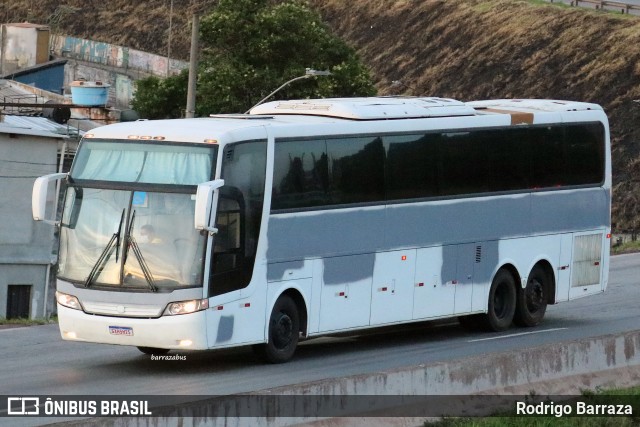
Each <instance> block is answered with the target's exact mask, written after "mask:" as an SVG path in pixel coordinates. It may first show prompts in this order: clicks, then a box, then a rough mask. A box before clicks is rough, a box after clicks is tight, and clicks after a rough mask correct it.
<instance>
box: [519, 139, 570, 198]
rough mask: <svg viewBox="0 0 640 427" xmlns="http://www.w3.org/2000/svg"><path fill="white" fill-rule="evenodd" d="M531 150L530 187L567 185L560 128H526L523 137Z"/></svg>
mask: <svg viewBox="0 0 640 427" xmlns="http://www.w3.org/2000/svg"><path fill="white" fill-rule="evenodd" d="M523 139H524V140H525V142H526V143H527V144H528V145H529V149H530V150H531V169H530V177H531V187H532V188H544V187H559V186H562V185H569V183H568V182H567V180H566V163H565V153H564V145H565V144H564V135H563V130H562V128H558V127H555V128H554V127H539V128H530V129H527V130H526V135H525V137H524V138H523Z"/></svg>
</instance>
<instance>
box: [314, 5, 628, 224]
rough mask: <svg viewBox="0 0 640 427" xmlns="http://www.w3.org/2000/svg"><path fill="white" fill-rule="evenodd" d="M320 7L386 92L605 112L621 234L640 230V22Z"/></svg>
mask: <svg viewBox="0 0 640 427" xmlns="http://www.w3.org/2000/svg"><path fill="white" fill-rule="evenodd" d="M313 3H314V5H315V6H316V7H317V8H318V9H319V10H320V11H321V12H322V14H323V16H324V17H325V19H326V21H327V22H329V23H330V25H331V26H332V28H333V29H334V31H335V32H336V33H337V34H339V35H341V36H342V37H344V38H345V39H347V40H348V41H349V42H350V43H352V44H353V45H354V46H356V47H357V48H358V51H359V53H360V55H361V56H362V58H363V59H364V62H365V63H367V64H369V65H370V67H371V68H372V70H373V71H374V75H375V77H376V79H377V86H378V88H379V91H380V93H382V94H398V93H404V94H411V95H436V96H444V97H452V98H457V99H461V100H475V99H487V98H528V97H531V98H555V99H569V100H578V101H589V102H596V103H599V104H601V105H602V106H603V107H604V108H605V110H606V111H607V114H608V115H609V119H610V124H611V132H612V143H613V163H614V171H613V175H614V185H615V188H614V192H613V196H614V207H613V221H614V226H615V228H617V229H619V230H625V229H638V228H639V227H640V217H639V213H640V186H639V185H638V181H639V180H640V130H639V129H638V125H639V124H640V104H638V103H636V102H634V100H636V99H640V18H637V17H628V16H627V17H624V16H621V15H616V14H612V13H597V12H595V11H591V10H585V9H579V8H569V7H563V6H558V5H551V4H548V3H545V2H538V1H536V2H533V1H506V0H493V1H480V0H464V1H462V0H447V1H440V0H433V1H410V0H367V1H350V2H347V1H342V0H313ZM398 80H399V81H401V82H402V83H403V85H395V86H394V85H393V84H392V82H393V81H398Z"/></svg>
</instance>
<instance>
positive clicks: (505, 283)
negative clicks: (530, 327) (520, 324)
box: [484, 269, 516, 332]
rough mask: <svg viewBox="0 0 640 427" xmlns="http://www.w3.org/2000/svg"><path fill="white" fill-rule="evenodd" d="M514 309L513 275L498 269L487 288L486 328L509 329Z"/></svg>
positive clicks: (495, 329)
mask: <svg viewBox="0 0 640 427" xmlns="http://www.w3.org/2000/svg"><path fill="white" fill-rule="evenodd" d="M515 311H516V284H515V280H514V279H513V275H512V274H511V273H509V272H508V271H507V270H505V269H501V270H498V272H497V273H496V276H495V277H494V278H493V281H492V282H491V289H490V290H489V307H488V310H487V314H485V315H484V323H485V325H486V327H487V329H489V330H491V331H494V332H499V331H505V330H507V329H509V327H510V326H511V322H512V321H513V316H514V314H515Z"/></svg>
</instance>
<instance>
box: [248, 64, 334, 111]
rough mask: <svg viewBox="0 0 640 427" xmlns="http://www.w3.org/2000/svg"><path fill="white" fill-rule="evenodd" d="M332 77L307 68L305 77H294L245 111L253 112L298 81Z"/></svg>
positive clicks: (328, 73)
mask: <svg viewBox="0 0 640 427" xmlns="http://www.w3.org/2000/svg"><path fill="white" fill-rule="evenodd" d="M330 75H331V71H319V70H313V69H311V68H307V69H306V70H305V72H304V75H303V76H299V77H294V78H293V79H291V80H288V81H286V82H284V83H283V84H282V85H281V86H280V87H279V88H277V89H276V90H274V91H273V92H271V93H270V94H269V95H267V96H265V97H264V98H262V99H261V100H260V101H258V103H257V104H255V105H254V106H253V107H251V108H249V109H248V110H247V111H245V114H249V111H251V110H253V109H254V108H256V107H257V106H258V105H260V104H262V103H263V102H265V101H266V100H267V99H269V98H271V97H272V96H273V95H275V94H276V93H278V92H279V91H280V90H281V89H282V88H284V87H286V86H289V85H290V84H291V83H293V82H295V81H298V80H302V79H308V78H309V77H315V76H330Z"/></svg>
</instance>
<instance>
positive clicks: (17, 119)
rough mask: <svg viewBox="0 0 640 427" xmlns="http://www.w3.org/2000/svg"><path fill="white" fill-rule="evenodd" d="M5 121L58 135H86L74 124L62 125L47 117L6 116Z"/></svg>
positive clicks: (8, 123) (9, 123)
mask: <svg viewBox="0 0 640 427" xmlns="http://www.w3.org/2000/svg"><path fill="white" fill-rule="evenodd" d="M4 123H5V124H7V125H9V126H14V127H19V128H24V129H33V130H38V131H42V132H49V133H55V134H57V135H64V136H70V137H76V136H78V135H80V136H82V135H84V132H82V131H79V130H78V129H76V128H74V127H73V126H68V125H62V124H59V123H56V122H54V121H52V120H49V119H47V118H45V117H30V116H4Z"/></svg>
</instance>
